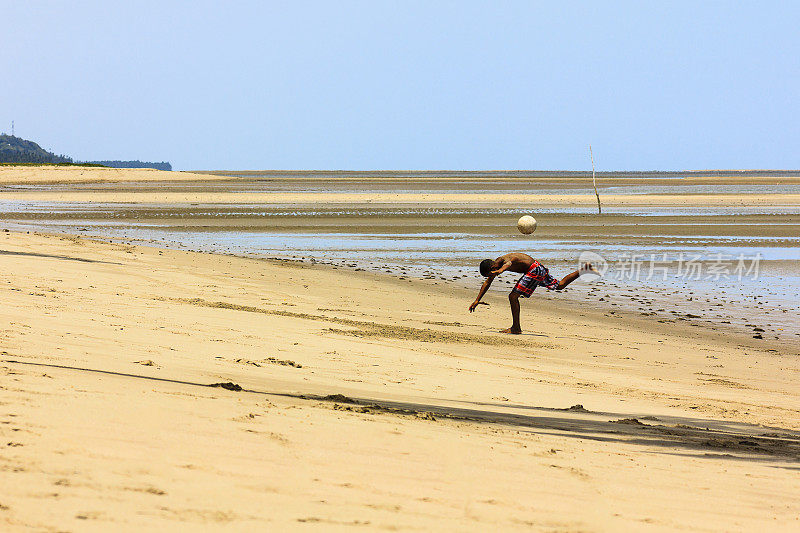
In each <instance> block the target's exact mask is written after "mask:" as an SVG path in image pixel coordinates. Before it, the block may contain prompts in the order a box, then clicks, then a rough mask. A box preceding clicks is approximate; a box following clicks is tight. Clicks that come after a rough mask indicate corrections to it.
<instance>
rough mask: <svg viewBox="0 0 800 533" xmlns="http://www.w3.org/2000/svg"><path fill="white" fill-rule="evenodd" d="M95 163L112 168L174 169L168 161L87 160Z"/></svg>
mask: <svg viewBox="0 0 800 533" xmlns="http://www.w3.org/2000/svg"><path fill="white" fill-rule="evenodd" d="M85 162H86V163H90V164H93V165H103V166H104V167H111V168H155V169H156V170H172V165H170V164H169V162H167V161H161V162H160V163H152V162H149V161H138V160H137V161H85Z"/></svg>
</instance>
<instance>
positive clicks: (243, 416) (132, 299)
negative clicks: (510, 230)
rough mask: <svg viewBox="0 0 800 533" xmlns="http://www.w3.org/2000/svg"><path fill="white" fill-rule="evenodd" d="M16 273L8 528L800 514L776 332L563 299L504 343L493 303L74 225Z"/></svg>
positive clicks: (462, 525)
mask: <svg viewBox="0 0 800 533" xmlns="http://www.w3.org/2000/svg"><path fill="white" fill-rule="evenodd" d="M2 194H5V193H2ZM2 194H0V201H2ZM783 200H785V199H781V201H783ZM84 201H87V202H88V201H91V198H85V199H84ZM775 203H779V202H775ZM128 207H130V208H138V207H136V206H128ZM190 207H191V206H187V208H190ZM121 211H124V210H121ZM8 216H9V215H6V217H8ZM759 216H762V215H759ZM22 222H25V221H22ZM28 222H31V221H30V220H29V221H28ZM33 222H36V221H33ZM784 222H787V223H790V224H791V223H793V220H792V219H791V218H790V219H788V220H784ZM19 223H21V222H19V221H18V222H16V224H19ZM565 231H566V230H565ZM775 231H776V232H779V230H775ZM776 236H777V237H780V235H776ZM790 263H791V262H790ZM0 264H2V266H3V269H2V275H0V291H1V292H2V298H3V302H4V306H3V307H2V308H1V309H0V315H2V320H3V323H4V324H6V326H5V327H4V329H3V330H2V331H0V338H1V339H2V349H1V350H2V352H3V353H2V354H0V356H1V357H0V371H1V372H3V374H4V383H3V389H2V391H3V394H2V403H0V424H1V425H0V432H2V437H3V443H4V451H3V453H2V454H0V461H1V462H2V472H3V474H2V476H0V479H2V490H0V523H2V524H3V529H8V530H30V529H37V530H48V529H53V530H83V529H110V528H114V529H120V530H134V529H138V530H141V529H143V528H149V529H178V528H184V529H186V528H212V527H213V528H226V529H233V530H248V529H249V530H252V529H253V528H261V529H263V528H270V529H275V530H287V529H306V528H312V527H317V528H319V527H322V528H325V529H326V530H327V529H352V528H355V527H359V528H360V529H364V530H378V529H395V530H411V529H416V530H419V529H422V530H453V529H459V530H474V531H478V530H481V531H485V530H487V529H503V530H516V529H519V530H523V529H524V530H530V529H531V528H533V529H534V530H559V531H564V530H567V531H572V530H576V531H578V530H579V531H618V530H653V531H659V530H668V529H690V530H699V531H730V530H743V529H754V528H764V527H767V528H769V529H771V530H791V529H795V528H797V527H798V525H800V523H798V512H797V510H798V509H797V501H796V495H797V494H798V492H800V478H798V476H797V468H798V465H800V393H798V388H797V387H796V382H797V377H798V374H800V359H798V358H797V355H798V353H797V350H796V349H792V345H790V344H789V343H786V342H783V341H782V340H781V339H774V338H771V337H769V336H767V335H764V336H763V337H764V338H762V339H754V338H752V334H751V332H744V331H741V332H737V331H726V332H725V333H724V334H720V332H719V331H718V330H715V329H713V328H712V327H709V326H708V325H706V324H704V323H703V321H702V320H696V319H688V320H686V321H680V320H676V321H675V322H662V321H660V320H657V319H654V318H653V317H652V316H645V315H641V314H636V313H634V312H618V311H616V310H615V309H609V308H608V307H606V308H602V307H601V308H593V307H592V306H583V305H576V304H575V303H574V302H573V301H571V300H569V299H568V298H567V297H566V296H568V294H561V295H557V294H554V293H542V294H538V293H537V294H536V295H535V296H536V297H534V298H532V299H530V300H529V301H526V302H525V305H524V307H523V329H524V330H525V334H524V335H522V336H519V337H511V336H505V335H501V334H499V333H496V331H497V330H499V329H500V328H502V327H507V326H508V325H509V324H508V317H507V306H508V303H507V300H506V298H505V295H504V293H503V292H500V291H497V292H492V293H491V294H490V295H489V296H488V297H487V301H488V302H489V303H490V304H491V305H490V307H488V308H485V307H481V308H479V310H478V311H477V312H476V313H474V314H470V313H468V312H467V311H466V307H467V306H468V305H469V302H471V301H472V299H473V298H474V294H475V289H474V288H473V289H468V288H466V287H463V286H460V285H459V284H458V283H455V282H447V283H446V282H444V281H443V280H440V279H416V278H415V277H410V276H409V277H406V279H401V277H404V276H402V275H399V273H397V272H394V274H386V273H379V272H370V271H356V270H355V269H353V268H350V269H346V268H342V267H341V266H339V265H338V264H337V265H328V264H313V265H312V264H311V263H310V262H309V261H305V262H299V261H289V260H267V259H254V258H242V257H232V256H227V255H221V254H209V253H197V252H191V251H185V250H174V249H163V248H159V247H155V246H134V245H129V244H126V243H123V242H116V243H109V242H101V241H98V240H95V239H89V238H86V237H82V236H80V235H63V236H58V235H45V234H41V233H37V232H33V231H32V232H31V233H26V232H24V231H23V232H18V231H10V232H0ZM790 267H793V265H790ZM593 290H594V292H595V293H596V292H597V290H598V289H597V288H595V287H592V286H584V287H577V288H576V290H575V291H574V294H576V295H577V294H581V295H582V296H583V297H584V298H585V297H586V296H587V295H588V294H589V293H590V292H591V291H593ZM625 292H627V291H625ZM623 295H624V294H623V291H620V294H618V295H614V296H615V297H622V296H623ZM600 297H602V296H600ZM633 297H637V298H639V299H641V297H639V296H636V295H633ZM664 297H665V298H667V299H669V298H676V296H675V295H669V294H665V295H664ZM676 302H677V300H676ZM595 303H596V304H602V303H603V302H600V300H599V298H598V299H597V301H596V302H595ZM611 311H615V312H614V313H611ZM534 320H535V322H534ZM533 323H535V327H529V326H532V324H533ZM215 384H216V385H222V386H212V385H215ZM209 495H213V497H209Z"/></svg>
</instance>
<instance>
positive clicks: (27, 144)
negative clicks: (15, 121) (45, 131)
mask: <svg viewBox="0 0 800 533" xmlns="http://www.w3.org/2000/svg"><path fill="white" fill-rule="evenodd" d="M0 163H45V164H46V163H54V164H55V163H72V158H70V157H67V156H65V155H56V154H54V153H53V152H48V151H47V150H45V149H44V148H42V147H41V146H39V145H38V144H36V143H35V142H33V141H26V140H25V139H22V138H20V137H15V136H13V135H5V134H3V135H0Z"/></svg>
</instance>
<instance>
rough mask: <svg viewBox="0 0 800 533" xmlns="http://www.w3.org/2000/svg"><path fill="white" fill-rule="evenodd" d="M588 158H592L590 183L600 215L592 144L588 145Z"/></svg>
mask: <svg viewBox="0 0 800 533" xmlns="http://www.w3.org/2000/svg"><path fill="white" fill-rule="evenodd" d="M589 158H590V159H591V160H592V185H594V195H595V196H597V214H598V215H602V214H603V212H602V211H601V210H600V195H599V194H598V193H597V180H595V177H594V154H592V145H591V144H590V145H589Z"/></svg>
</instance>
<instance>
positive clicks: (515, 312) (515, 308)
mask: <svg viewBox="0 0 800 533" xmlns="http://www.w3.org/2000/svg"><path fill="white" fill-rule="evenodd" d="M508 302H509V303H510V304H511V317H512V319H513V321H514V322H513V324H511V327H510V328H508V329H504V330H503V331H501V332H500V333H513V334H515V335H517V334H520V333H522V328H521V327H520V325H519V293H516V292H512V293H511V294H509V295H508Z"/></svg>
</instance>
